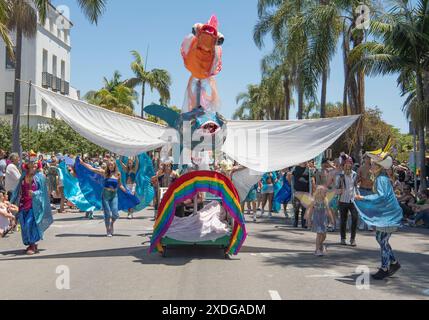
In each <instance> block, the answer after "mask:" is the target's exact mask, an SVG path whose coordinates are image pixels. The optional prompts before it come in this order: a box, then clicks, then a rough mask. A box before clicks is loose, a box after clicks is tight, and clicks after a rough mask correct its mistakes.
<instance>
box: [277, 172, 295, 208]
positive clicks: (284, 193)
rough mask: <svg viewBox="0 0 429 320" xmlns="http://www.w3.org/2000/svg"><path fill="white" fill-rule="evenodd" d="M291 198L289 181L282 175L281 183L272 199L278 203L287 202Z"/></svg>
mask: <svg viewBox="0 0 429 320" xmlns="http://www.w3.org/2000/svg"><path fill="white" fill-rule="evenodd" d="M291 198H292V188H291V187H290V184H289V181H287V179H286V175H283V185H282V187H281V188H280V190H279V191H278V192H277V194H276V196H275V197H274V201H275V202H278V203H281V204H283V203H288V202H289V201H290V199H291Z"/></svg>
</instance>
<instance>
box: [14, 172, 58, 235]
mask: <svg viewBox="0 0 429 320" xmlns="http://www.w3.org/2000/svg"><path fill="white" fill-rule="evenodd" d="M25 175H26V172H25V171H24V172H23V173H22V175H21V178H20V180H19V182H18V185H17V187H16V188H15V190H14V192H13V194H12V198H11V199H10V201H11V202H12V203H13V204H15V205H17V206H19V203H20V201H21V185H22V182H23V181H24V178H25ZM33 179H34V182H35V183H36V185H37V190H36V191H35V192H34V193H33V199H32V203H33V214H34V218H35V219H36V224H37V228H38V229H39V234H40V237H41V239H43V233H44V232H45V231H46V229H48V228H49V226H50V225H51V224H52V223H53V222H54V219H53V218H52V210H51V202H50V199H49V193H48V187H47V185H46V178H45V176H44V175H43V174H42V173H41V172H37V173H36V174H35V175H34V178H33Z"/></svg>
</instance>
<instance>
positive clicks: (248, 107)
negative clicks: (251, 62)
mask: <svg viewBox="0 0 429 320" xmlns="http://www.w3.org/2000/svg"><path fill="white" fill-rule="evenodd" d="M261 91H262V90H261V87H260V86H259V85H254V84H250V85H248V86H247V91H246V92H242V93H239V94H238V95H237V97H236V103H237V104H239V103H240V102H241V105H240V106H239V107H238V109H237V110H236V111H235V112H234V114H233V116H232V118H233V119H240V120H262V119H264V111H263V110H262V108H261V105H260V101H261Z"/></svg>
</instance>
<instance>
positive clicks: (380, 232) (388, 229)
mask: <svg viewBox="0 0 429 320" xmlns="http://www.w3.org/2000/svg"><path fill="white" fill-rule="evenodd" d="M368 156H369V157H371V158H372V166H371V171H372V174H373V175H374V177H375V181H374V190H373V192H374V194H370V195H367V196H362V195H356V196H355V201H354V203H355V205H356V208H357V210H358V212H359V214H360V217H361V218H362V220H363V221H364V222H365V223H366V224H368V225H371V226H374V227H375V229H376V239H377V242H378V244H379V245H380V249H381V267H380V269H379V270H378V272H377V273H375V274H374V275H373V278H374V279H376V280H382V279H384V278H386V277H390V276H392V275H393V274H395V273H396V272H397V271H398V270H399V269H400V268H401V266H400V264H399V262H398V260H397V259H396V257H395V255H394V254H393V251H392V247H391V246H390V244H389V239H390V237H391V235H392V233H393V232H395V231H396V230H397V229H398V227H399V226H400V224H401V220H402V209H401V207H400V205H399V203H398V200H397V199H396V196H395V193H394V191H393V187H392V184H391V182H390V179H389V177H388V176H387V173H386V170H388V169H390V168H391V167H392V164H393V160H392V158H391V157H390V156H387V157H386V156H384V157H382V155H374V154H371V153H368Z"/></svg>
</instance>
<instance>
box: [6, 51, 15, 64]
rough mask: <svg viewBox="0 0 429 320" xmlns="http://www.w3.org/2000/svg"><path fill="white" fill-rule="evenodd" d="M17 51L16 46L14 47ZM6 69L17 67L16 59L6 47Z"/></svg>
mask: <svg viewBox="0 0 429 320" xmlns="http://www.w3.org/2000/svg"><path fill="white" fill-rule="evenodd" d="M13 52H15V47H13ZM6 69H15V61H14V60H13V59H12V57H11V55H10V53H9V50H8V49H7V48H6Z"/></svg>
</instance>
